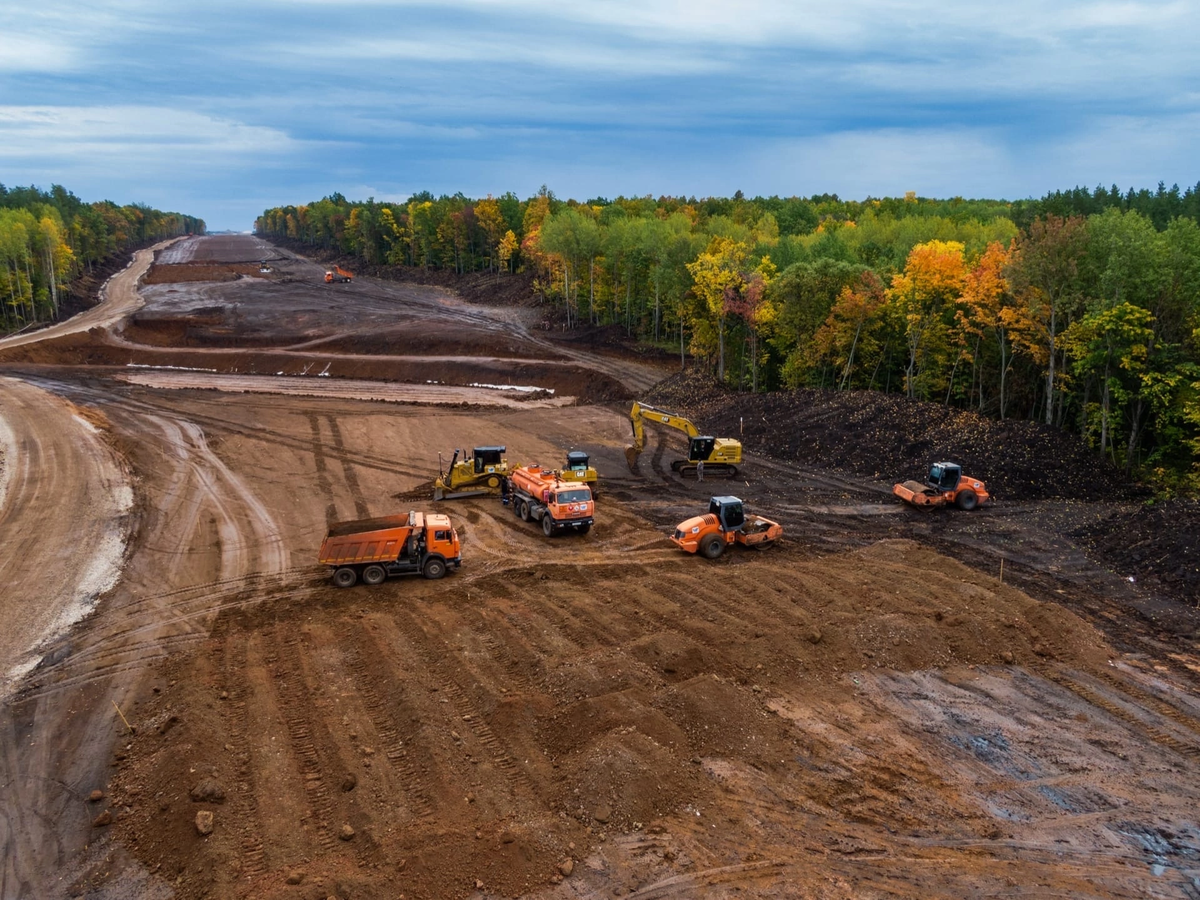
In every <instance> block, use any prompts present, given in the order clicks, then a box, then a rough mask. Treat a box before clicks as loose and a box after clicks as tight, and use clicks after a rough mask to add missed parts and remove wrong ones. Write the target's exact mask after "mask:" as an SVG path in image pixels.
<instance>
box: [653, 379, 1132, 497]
mask: <svg viewBox="0 0 1200 900" xmlns="http://www.w3.org/2000/svg"><path fill="white" fill-rule="evenodd" d="M646 400H647V402H649V403H651V404H652V405H655V406H661V407H663V408H664V409H669V410H671V411H672V412H680V413H684V414H686V415H688V416H690V417H691V418H693V419H694V420H695V421H696V423H697V425H698V426H699V427H701V428H702V429H703V430H704V431H706V432H707V433H710V434H714V435H718V436H723V437H740V439H741V441H742V443H743V444H745V445H746V448H747V449H748V450H751V451H753V452H755V453H761V454H764V455H766V456H771V457H774V458H776V459H794V460H797V461H801V462H805V463H809V464H812V465H818V466H824V467H829V468H836V469H845V470H850V471H853V472H856V473H859V474H862V475H869V476H872V477H875V478H882V479H885V480H895V481H903V480H905V479H912V478H920V476H922V475H923V474H924V473H925V472H926V471H927V470H928V468H929V464H930V463H932V462H936V461H938V460H943V459H944V460H950V461H953V462H957V463H960V464H961V465H962V466H963V468H964V470H966V472H967V473H968V474H970V475H973V476H975V477H976V478H980V479H982V480H983V481H985V482H987V485H988V490H989V491H990V492H992V494H993V495H994V496H996V497H997V498H998V499H1004V498H1006V497H1007V498H1011V499H1021V500H1034V499H1056V498H1060V499H1072V500H1101V499H1113V498H1129V497H1133V496H1135V495H1136V493H1137V488H1136V487H1135V486H1133V485H1131V484H1129V483H1128V482H1127V481H1126V480H1125V479H1124V477H1123V476H1122V474H1121V473H1120V472H1119V471H1118V470H1116V469H1114V468H1113V467H1112V466H1111V465H1109V464H1107V463H1106V462H1104V461H1103V460H1102V459H1100V458H1098V457H1097V456H1096V455H1095V454H1094V453H1093V452H1092V451H1091V450H1090V449H1088V447H1087V446H1086V445H1085V444H1084V443H1083V442H1082V441H1080V440H1079V439H1078V438H1076V437H1073V436H1072V435H1068V434H1065V433H1063V432H1061V431H1058V430H1056V429H1053V428H1049V427H1046V426H1042V425H1037V424H1035V423H1032V422H1025V421H1019V422H1018V421H1012V420H1008V421H1004V422H1000V421H996V420H994V419H988V418H985V417H984V416H980V415H978V414H976V413H972V412H965V411H963V410H957V409H948V408H946V407H944V406H942V405H940V404H937V403H928V402H925V401H917V400H910V399H908V398H906V397H899V396H897V395H895V394H882V393H878V392H875V391H828V390H796V391H786V392H783V391H781V392H777V393H771V394H742V393H734V392H732V391H728V390H725V389H723V388H721V387H719V386H718V385H716V384H715V383H714V382H713V380H712V379H711V378H710V377H708V376H707V375H705V374H702V373H699V372H696V371H689V372H683V373H680V374H678V375H674V376H672V377H671V378H668V379H667V380H666V381H663V382H662V383H661V384H659V385H658V386H657V387H656V388H655V390H654V391H653V394H652V396H649V397H647V398H646Z"/></svg>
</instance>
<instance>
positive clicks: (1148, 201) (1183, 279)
mask: <svg viewBox="0 0 1200 900" xmlns="http://www.w3.org/2000/svg"><path fill="white" fill-rule="evenodd" d="M1198 220H1200V185H1197V186H1196V187H1194V188H1189V189H1187V190H1186V191H1180V190H1179V188H1178V187H1172V188H1170V189H1168V188H1166V187H1165V186H1164V185H1162V184H1160V185H1159V186H1158V188H1157V190H1155V191H1150V190H1139V191H1135V190H1133V189H1129V190H1127V191H1120V190H1118V189H1117V188H1116V187H1115V186H1114V187H1112V188H1104V187H1097V188H1095V189H1092V190H1088V189H1084V188H1075V189H1073V190H1070V191H1056V192H1053V193H1050V194H1047V195H1046V196H1045V197H1042V198H1041V199H1029V200H1023V201H1017V202H1006V201H997V200H968V199H963V198H951V199H945V200H942V199H930V198H920V197H916V196H915V195H913V194H908V195H905V196H904V197H893V198H879V199H867V200H864V201H844V200H841V199H839V198H838V197H836V195H818V196H813V197H808V198H797V197H791V198H781V197H766V198H764V197H755V198H746V197H744V196H742V195H741V193H740V192H739V193H738V194H735V195H734V196H733V197H730V198H702V199H697V198H694V197H688V198H682V197H659V198H657V199H655V198H651V197H644V198H624V197H618V198H616V199H615V200H607V199H604V198H597V199H593V200H588V201H584V202H577V201H574V200H566V201H562V200H559V199H558V198H556V197H555V196H554V194H553V193H552V192H550V191H548V190H546V189H545V188H543V189H542V190H541V191H540V192H539V193H538V194H537V195H535V196H534V197H531V198H529V199H527V200H520V199H518V198H517V197H516V196H515V195H513V194H511V193H509V194H505V195H503V196H502V197H499V198H493V197H487V198H485V199H483V200H471V199H469V198H466V197H464V196H462V195H455V196H453V197H450V196H442V197H433V196H432V195H430V194H428V193H425V194H418V195H414V196H413V197H411V198H409V200H408V201H406V202H405V203H392V204H389V203H379V202H376V201H374V200H368V201H366V202H351V201H347V200H346V199H345V198H344V197H342V196H340V195H334V196H331V197H327V198H324V199H323V200H321V201H318V202H317V203H313V204H310V205H308V206H300V207H290V206H289V207H281V208H276V209H272V210H267V211H265V212H264V213H263V215H262V216H261V217H260V218H259V220H258V223H257V228H258V230H259V231H260V232H261V233H263V234H265V235H268V236H270V235H280V236H287V237H290V238H293V239H296V240H300V241H303V242H307V243H310V244H313V245H317V246H321V247H325V248H330V249H336V250H339V251H341V252H344V253H349V254H354V255H357V256H360V257H361V258H363V259H364V260H366V261H368V262H372V263H378V264H394V265H408V266H424V267H430V268H444V269H452V270H454V271H456V272H473V271H493V272H497V273H509V272H515V271H519V270H524V271H526V272H529V273H532V276H533V284H534V288H535V290H537V291H538V292H540V293H541V294H542V295H543V297H544V298H545V300H546V302H548V303H551V304H553V305H554V306H555V307H556V308H557V310H558V312H559V315H560V316H561V317H562V319H563V321H564V324H565V325H567V326H568V327H574V326H585V325H586V326H596V325H610V326H611V325H619V326H621V327H623V328H624V329H626V330H627V331H628V333H629V334H630V335H631V336H636V337H637V338H639V339H641V340H643V341H645V342H648V343H653V344H657V345H659V346H661V347H664V348H668V347H671V346H673V347H674V348H675V352H677V353H678V354H679V355H680V358H681V363H682V362H683V361H685V360H686V358H687V356H688V354H691V355H692V356H693V357H695V358H699V359H702V360H705V361H706V362H708V363H709V364H711V366H712V367H713V370H714V372H715V374H716V375H717V377H718V378H719V379H720V380H721V381H722V382H724V383H726V384H729V385H730V386H733V387H736V388H740V389H744V390H755V391H757V390H771V389H777V388H781V387H802V386H814V387H826V388H832V389H837V390H847V389H874V390H883V391H894V392H903V393H905V394H907V395H908V396H910V397H915V398H922V399H926V400H936V401H938V402H941V403H944V404H946V405H955V406H959V407H969V408H973V409H977V410H979V411H980V412H982V413H984V414H987V415H991V416H995V417H998V418H1014V417H1017V418H1025V419H1033V420H1036V421H1039V422H1044V423H1046V424H1049V425H1052V426H1055V427H1059V428H1063V429H1067V430H1072V431H1076V432H1078V433H1079V434H1081V435H1083V436H1084V437H1085V438H1086V439H1087V440H1088V441H1090V442H1091V444H1092V445H1093V446H1094V447H1095V448H1096V450H1097V452H1099V453H1102V454H1104V455H1105V456H1107V457H1108V458H1110V459H1111V460H1113V461H1114V462H1115V463H1117V464H1119V465H1122V466H1124V467H1125V468H1126V469H1127V470H1129V471H1130V472H1135V471H1136V472H1138V473H1140V474H1143V475H1149V476H1150V477H1154V478H1157V479H1158V480H1159V481H1160V482H1161V483H1164V484H1167V483H1169V484H1172V485H1174V486H1176V487H1188V486H1190V487H1191V488H1192V489H1194V488H1196V487H1197V486H1200V467H1198V466H1197V458H1198V457H1200V224H1198Z"/></svg>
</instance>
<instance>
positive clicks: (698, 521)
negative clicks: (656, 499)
mask: <svg viewBox="0 0 1200 900" xmlns="http://www.w3.org/2000/svg"><path fill="white" fill-rule="evenodd" d="M781 537H783V526H782V525H780V524H779V523H778V522H772V521H771V520H770V519H764V518H763V517H762V516H747V515H746V512H745V510H744V509H743V507H742V501H741V500H739V499H738V498H737V497H713V498H711V499H710V500H709V501H708V513H707V514H705V515H703V516H694V517H692V518H690V519H688V520H686V521H684V522H680V523H679V526H678V527H677V528H676V529H675V533H674V534H673V535H671V540H672V541H673V542H674V543H675V544H676V545H677V546H679V547H682V548H683V549H684V550H686V551H687V552H688V553H695V552H697V551H699V552H700V553H702V554H703V555H704V556H706V557H708V558H709V559H716V558H717V557H718V556H720V555H721V554H722V553H724V552H725V548H726V547H727V546H729V545H730V544H741V545H742V546H743V547H753V548H754V549H756V550H762V549H764V548H765V547H767V546H769V545H770V544H772V543H774V542H775V541H777V540H779V539H780V538H781Z"/></svg>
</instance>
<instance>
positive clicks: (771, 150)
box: [0, 0, 1200, 229]
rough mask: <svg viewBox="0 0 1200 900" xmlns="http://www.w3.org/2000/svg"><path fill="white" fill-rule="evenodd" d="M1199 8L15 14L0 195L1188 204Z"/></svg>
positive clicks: (190, 208) (215, 214)
mask: <svg viewBox="0 0 1200 900" xmlns="http://www.w3.org/2000/svg"><path fill="white" fill-rule="evenodd" d="M1197 35H1200V0H1195V2H1193V0H1184V2H1166V3H1157V2H1145V3H1139V2H1128V3H1075V2H1070V0H1065V2H1059V3H1044V2H1027V0H1010V2H1008V3H1004V4H1000V3H995V4H988V5H980V4H974V3H957V4H954V3H944V2H943V3H932V2H925V0H843V2H841V3H836V4H834V3H828V2H825V3H813V2H808V0H800V2H786V0H745V2H741V3H730V2H724V3H718V2H710V0H692V2H682V0H592V2H587V3H584V2H580V3H574V2H566V0H564V2H553V0H490V2H489V0H451V2H442V3H436V4H434V3H413V2H403V0H374V2H369V0H368V2H350V0H347V2H318V0H312V2H305V0H290V2H258V0H245V2H236V3H233V2H223V0H215V2H195V0H180V2H173V3H163V2H161V0H154V2H149V0H98V2H93V3H83V2H61V0H38V2H36V3H29V4H18V3H16V2H8V3H5V4H3V7H2V8H0V182H2V183H4V184H7V185H17V184H20V185H24V184H37V185H39V186H41V187H44V188H45V187H49V186H50V184H52V183H58V184H62V185H64V186H66V187H67V188H69V189H70V190H72V191H73V192H74V193H76V194H77V195H78V196H80V197H82V198H83V199H85V200H98V199H105V198H107V199H111V200H114V201H116V202H118V203H128V202H144V203H149V204H150V205H152V206H156V207H158V208H160V209H170V210H177V211H181V212H188V213H192V214H195V215H199V216H202V217H203V218H204V219H205V220H206V221H207V222H208V225H209V227H210V228H211V229H224V228H234V229H248V228H250V227H251V225H252V223H253V220H254V217H255V216H256V215H257V214H258V213H260V212H261V211H262V210H263V209H264V208H266V207H269V206H276V205H281V204H287V203H303V202H307V201H310V200H315V199H318V198H320V197H322V196H325V195H326V194H329V193H332V192H335V191H340V192H341V193H343V194H345V195H346V196H347V197H351V198H353V199H365V198H367V197H368V196H374V197H376V198H377V199H403V198H404V197H406V196H407V195H408V194H410V193H412V192H414V191H419V190H430V191H433V192H434V193H435V194H440V193H443V192H445V193H454V192H457V191H462V192H463V193H465V194H467V195H468V196H476V197H479V196H484V195H486V194H488V193H492V194H500V193H503V192H504V191H508V190H511V191H514V192H516V193H517V194H518V195H520V196H522V197H527V196H529V195H531V194H533V193H534V192H536V191H537V189H538V187H539V186H540V185H542V184H546V185H548V186H549V187H550V188H551V189H552V190H553V191H554V192H555V193H556V194H557V195H558V196H560V197H576V198H579V199H586V198H588V197H595V196H608V197H612V196H616V195H618V194H625V195H642V194H654V195H656V196H657V195H659V194H664V193H666V194H688V195H693V194H694V195H696V196H705V195H723V196H728V195H730V194H732V193H733V192H734V191H736V190H739V189H740V190H742V191H744V192H745V193H746V194H747V195H755V194H780V195H785V196H786V195H794V194H799V195H810V194H814V193H824V192H832V193H837V194H839V195H841V196H843V197H846V198H862V197H866V196H868V195H872V196H883V195H898V194H902V193H904V192H905V191H909V190H914V191H917V192H918V193H919V194H921V195H923V196H939V197H948V196H954V195H962V196H968V197H980V196H987V197H1005V198H1009V199H1014V198H1020V197H1029V196H1040V195H1041V194H1044V193H1045V192H1046V191H1047V190H1051V189H1054V188H1059V187H1071V186H1074V185H1076V184H1083V185H1087V186H1094V185H1095V184H1097V183H1104V184H1106V185H1107V184H1112V183H1116V184H1118V185H1120V186H1121V187H1122V188H1125V187H1129V186H1134V187H1153V186H1154V185H1155V184H1157V182H1158V181H1159V180H1160V179H1161V180H1164V181H1166V183H1167V184H1168V185H1170V184H1171V183H1173V182H1178V183H1179V184H1180V185H1181V186H1187V185H1194V184H1196V183H1197V181H1200V53H1198V52H1197V48H1198V47H1200V38H1198V37H1197Z"/></svg>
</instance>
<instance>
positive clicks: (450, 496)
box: [433, 487, 496, 500]
mask: <svg viewBox="0 0 1200 900" xmlns="http://www.w3.org/2000/svg"><path fill="white" fill-rule="evenodd" d="M495 493H496V492H495V491H492V490H488V489H487V488H486V487H485V488H481V489H479V490H474V491H444V490H442V489H441V488H438V487H434V489H433V499H434V500H461V499H463V498H465V497H487V496H489V495H495Z"/></svg>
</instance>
